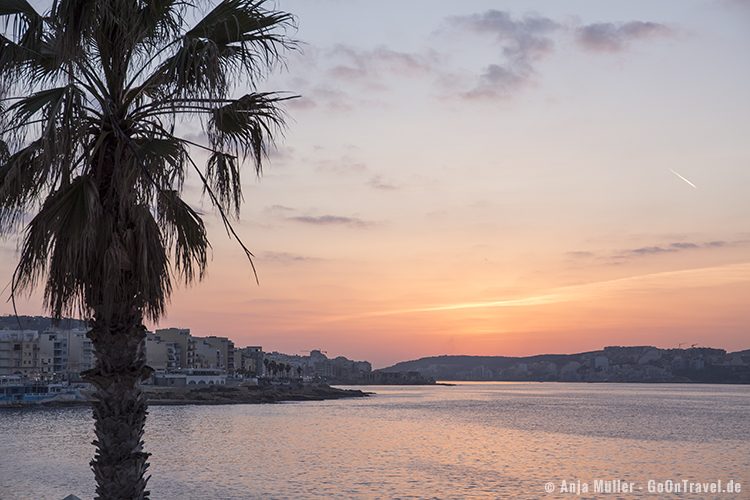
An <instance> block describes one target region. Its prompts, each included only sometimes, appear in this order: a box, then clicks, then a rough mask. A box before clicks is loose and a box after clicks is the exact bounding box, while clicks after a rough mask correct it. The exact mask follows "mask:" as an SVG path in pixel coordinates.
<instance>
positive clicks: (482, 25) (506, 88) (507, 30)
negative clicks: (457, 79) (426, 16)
mask: <svg viewBox="0 0 750 500" xmlns="http://www.w3.org/2000/svg"><path fill="white" fill-rule="evenodd" d="M448 22H449V24H451V26H453V27H454V28H458V29H460V30H463V31H466V32H470V33H475V34H485V35H491V36H492V37H493V38H494V39H495V42H496V43H498V44H499V45H500V47H501V54H502V60H501V61H499V62H496V63H492V64H489V65H488V66H486V67H485V69H484V71H483V72H482V74H481V76H480V78H479V82H478V84H477V85H476V86H475V87H474V88H473V89H471V90H469V91H468V92H465V93H464V94H463V95H464V97H466V98H469V99H475V98H487V97H490V98H494V97H508V96H510V95H511V94H513V93H514V92H515V91H517V90H518V89H520V88H522V87H524V86H526V85H528V84H530V83H531V82H532V81H533V78H534V75H535V74H536V71H535V68H534V64H535V63H536V62H537V61H539V60H540V59H542V58H544V57H545V56H547V55H548V54H549V53H551V52H552V49H553V47H554V41H553V39H552V37H551V35H552V34H553V33H554V32H555V31H557V30H558V29H560V28H561V25H560V24H558V23H557V22H555V21H553V20H552V19H550V18H547V17H542V16H538V15H527V16H525V17H523V18H521V19H514V18H513V17H512V16H511V14H509V13H508V12H504V11H499V10H488V11H486V12H484V13H481V14H473V15H470V16H454V17H451V18H449V20H448Z"/></svg>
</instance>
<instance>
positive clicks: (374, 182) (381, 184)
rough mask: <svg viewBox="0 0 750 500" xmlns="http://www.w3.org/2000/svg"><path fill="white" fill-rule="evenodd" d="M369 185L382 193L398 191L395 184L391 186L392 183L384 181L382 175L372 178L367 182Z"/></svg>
mask: <svg viewBox="0 0 750 500" xmlns="http://www.w3.org/2000/svg"><path fill="white" fill-rule="evenodd" d="M367 185H368V186H370V187H371V188H373V189H380V190H382V191H394V190H396V189H398V186H396V185H395V184H391V183H390V182H386V181H384V180H383V177H382V176H380V175H376V176H374V177H372V178H371V179H370V180H369V181H368V182H367Z"/></svg>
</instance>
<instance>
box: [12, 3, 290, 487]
mask: <svg viewBox="0 0 750 500" xmlns="http://www.w3.org/2000/svg"><path fill="white" fill-rule="evenodd" d="M264 3H265V0H222V1H221V2H220V3H218V4H217V5H216V7H215V8H213V9H212V10H210V11H208V12H205V11H204V12H198V11H195V13H194V11H193V9H195V8H196V5H195V4H203V2H199V1H198V0H195V2H192V1H190V0H107V1H91V0H54V1H53V2H52V7H51V8H50V10H49V11H48V12H46V13H45V14H43V15H42V14H39V13H37V12H36V11H35V10H34V8H33V7H32V6H31V5H30V4H29V3H28V2H27V1H26V0H0V18H2V20H3V26H4V27H5V31H4V32H3V34H2V36H0V108H2V109H0V234H10V233H13V232H17V231H18V230H20V229H21V228H23V233H22V234H23V243H22V245H21V247H20V256H19V262H18V266H17V268H16V270H15V273H14V275H13V278H12V287H11V290H12V291H11V298H13V299H14V300H15V297H16V295H17V293H18V292H19V291H27V292H29V293H30V291H31V290H32V289H34V288H35V287H36V286H37V285H38V284H40V283H44V304H45V307H46V308H47V309H48V310H49V311H50V312H51V313H52V314H53V316H54V317H56V318H60V317H62V316H64V315H68V314H76V315H80V316H82V317H85V318H87V319H88V320H89V326H90V331H89V333H88V336H89V338H91V340H92V342H93V345H94V348H95V351H96V365H95V367H94V368H93V369H92V370H90V371H88V372H86V373H85V374H84V376H85V378H86V379H87V380H88V381H90V382H91V383H92V384H93V385H94V387H95V396H94V402H93V414H94V418H95V433H96V440H95V441H94V444H95V446H96V454H95V456H94V459H93V460H92V462H91V466H92V468H93V471H94V475H95V477H96V482H97V489H96V491H97V498H101V499H125V498H127V499H143V498H148V496H149V492H148V491H146V482H147V479H146V478H145V477H144V475H145V472H146V469H147V467H148V463H147V459H148V456H149V454H148V453H146V452H144V449H143V427H144V423H145V419H146V414H147V411H146V401H145V398H144V395H143V393H142V392H141V390H140V389H139V382H140V381H142V380H144V379H145V378H147V377H148V376H149V374H150V373H151V371H152V370H151V369H150V368H149V367H148V366H146V362H145V358H144V347H143V344H144V338H145V327H144V325H143V321H144V319H148V320H151V321H157V320H158V319H159V318H160V317H161V316H162V315H163V313H164V311H165V308H166V305H167V302H168V300H169V297H170V295H171V292H172V289H173V285H174V284H176V282H178V281H182V282H184V283H186V284H189V283H191V282H193V281H195V280H199V279H201V278H202V277H203V275H204V271H205V269H206V264H207V259H208V251H209V249H210V244H209V241H208V239H207V235H206V229H205V226H204V223H203V220H202V216H201V214H200V213H198V212H197V211H196V210H194V209H193V208H191V207H190V205H188V203H186V202H185V201H184V200H183V199H182V197H181V195H182V187H183V181H184V179H185V177H186V175H187V174H188V172H189V171H194V172H195V174H196V175H197V179H199V180H200V182H201V183H202V185H203V190H204V195H205V196H206V197H207V198H208V200H209V201H210V203H211V204H212V205H213V207H215V208H216V210H217V212H218V215H219V216H220V217H221V220H222V221H223V223H224V226H225V228H226V230H227V233H228V234H229V235H230V237H232V238H234V239H235V240H237V242H238V243H239V244H240V245H241V246H242V248H243V250H244V251H245V253H246V254H247V256H248V258H250V257H251V256H252V254H251V253H250V252H249V250H248V249H247V247H246V246H245V245H244V244H243V243H242V241H241V240H240V238H239V236H238V235H237V234H236V232H235V230H234V228H233V225H232V221H233V220H234V218H235V217H236V216H238V215H239V209H240V205H241V203H242V190H241V183H240V167H241V165H242V164H243V161H244V160H249V161H250V162H251V163H252V164H253V165H254V167H255V170H256V172H257V173H258V174H259V173H260V170H261V166H262V164H263V163H264V160H265V155H266V153H267V151H268V150H269V148H270V147H272V145H273V140H274V136H275V135H276V134H277V133H278V132H279V131H280V130H281V129H282V128H283V112H282V110H281V108H280V102H281V101H283V100H284V99H287V98H288V97H285V96H282V95H280V94H277V93H267V92H258V91H257V90H256V89H257V83H258V82H259V81H260V80H261V79H262V78H263V77H265V76H266V75H267V73H268V71H270V69H271V68H272V67H273V66H275V65H276V64H277V63H278V62H279V61H281V57H282V56H283V52H284V51H285V50H286V49H289V48H292V47H293V45H294V42H293V41H292V40H290V39H289V38H288V37H287V35H286V33H287V30H288V29H289V28H291V27H293V18H292V16H291V15H290V14H287V13H284V12H276V11H271V10H268V9H266V8H265V6H264ZM192 19H200V20H199V21H197V22H196V23H195V24H193V25H192V26H189V25H188V23H189V21H188V20H192ZM238 84H242V85H244V86H245V87H244V88H245V89H249V93H246V94H244V95H239V93H238V92H237V89H238ZM190 117H193V118H197V119H198V120H197V121H198V122H199V123H200V127H201V129H202V131H203V132H204V133H205V135H206V140H205V142H202V141H200V140H189V139H187V138H184V137H179V136H178V135H176V132H175V124H176V123H177V122H178V121H179V120H182V119H183V118H190ZM199 150H200V151H203V152H205V154H206V155H207V161H206V163H205V166H204V167H201V166H199V165H198V164H197V163H196V162H195V161H194V160H193V158H192V157H191V153H194V152H196V151H199ZM251 264H252V262H251ZM253 270H254V268H253Z"/></svg>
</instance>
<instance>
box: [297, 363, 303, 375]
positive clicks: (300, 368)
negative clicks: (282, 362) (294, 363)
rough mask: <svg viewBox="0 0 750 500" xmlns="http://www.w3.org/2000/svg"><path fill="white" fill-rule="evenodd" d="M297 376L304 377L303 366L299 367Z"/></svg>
mask: <svg viewBox="0 0 750 500" xmlns="http://www.w3.org/2000/svg"><path fill="white" fill-rule="evenodd" d="M297 377H298V378H302V367H301V366H298V367H297Z"/></svg>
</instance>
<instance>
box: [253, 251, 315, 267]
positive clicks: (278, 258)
mask: <svg viewBox="0 0 750 500" xmlns="http://www.w3.org/2000/svg"><path fill="white" fill-rule="evenodd" d="M260 260H264V261H269V262H278V263H281V264H293V263H300V262H314V261H318V260H320V259H318V258H316V257H308V256H306V255H299V254H295V253H289V252H263V253H262V254H261V255H260Z"/></svg>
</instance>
